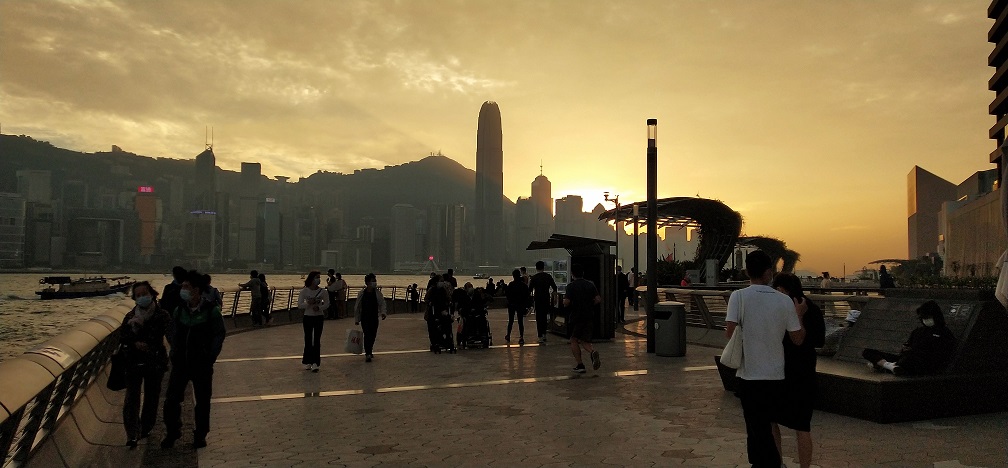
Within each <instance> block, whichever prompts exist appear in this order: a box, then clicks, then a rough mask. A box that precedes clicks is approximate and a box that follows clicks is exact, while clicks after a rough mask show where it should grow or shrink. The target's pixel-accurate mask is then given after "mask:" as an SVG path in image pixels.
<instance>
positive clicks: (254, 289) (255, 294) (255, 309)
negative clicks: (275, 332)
mask: <svg viewBox="0 0 1008 468" xmlns="http://www.w3.org/2000/svg"><path fill="white" fill-rule="evenodd" d="M238 286H239V287H241V288H242V289H247V290H248V291H249V292H250V293H251V294H252V304H251V305H250V306H249V316H250V317H251V318H252V324H253V325H256V326H259V325H269V324H271V323H272V322H273V320H272V318H271V317H270V314H269V304H268V303H267V299H268V298H269V289H268V287H267V286H266V275H261V274H259V272H258V271H257V270H252V271H250V272H249V280H248V281H246V282H244V283H239V284H238Z"/></svg>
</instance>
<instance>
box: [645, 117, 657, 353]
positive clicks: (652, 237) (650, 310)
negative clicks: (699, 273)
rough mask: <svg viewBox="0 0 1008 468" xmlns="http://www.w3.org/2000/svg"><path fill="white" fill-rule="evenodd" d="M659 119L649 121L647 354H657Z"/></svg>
mask: <svg viewBox="0 0 1008 468" xmlns="http://www.w3.org/2000/svg"><path fill="white" fill-rule="evenodd" d="M657 200H658V119H647V203H648V204H647V253H648V259H647V266H648V269H647V309H646V310H647V312H646V313H647V352H649V353H653V352H655V330H654V326H655V321H654V319H655V313H654V311H655V304H656V303H657V302H658V204H657Z"/></svg>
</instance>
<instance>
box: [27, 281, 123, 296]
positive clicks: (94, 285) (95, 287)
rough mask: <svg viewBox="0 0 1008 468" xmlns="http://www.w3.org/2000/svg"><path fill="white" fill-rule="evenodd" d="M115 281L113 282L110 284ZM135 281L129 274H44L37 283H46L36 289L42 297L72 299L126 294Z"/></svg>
mask: <svg viewBox="0 0 1008 468" xmlns="http://www.w3.org/2000/svg"><path fill="white" fill-rule="evenodd" d="M112 281H115V284H112ZM135 282H136V281H132V280H130V277H129V276H118V277H115V278H105V277H102V276H98V277H94V278H79V279H76V280H74V279H71V278H70V277H69V276H46V277H45V278H42V279H40V280H39V284H45V285H48V286H46V287H45V288H44V289H42V290H41V291H36V292H35V294H38V295H39V297H40V298H42V299H74V298H78V297H97V296H108V295H109V294H115V293H123V294H126V293H128V292H129V291H130V288H132V287H133V283H135Z"/></svg>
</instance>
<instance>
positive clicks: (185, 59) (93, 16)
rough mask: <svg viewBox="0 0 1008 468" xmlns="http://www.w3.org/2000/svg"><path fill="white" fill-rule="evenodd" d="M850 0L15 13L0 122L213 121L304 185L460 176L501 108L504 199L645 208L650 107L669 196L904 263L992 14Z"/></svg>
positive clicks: (192, 136) (973, 99) (141, 136)
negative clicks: (446, 165)
mask: <svg viewBox="0 0 1008 468" xmlns="http://www.w3.org/2000/svg"><path fill="white" fill-rule="evenodd" d="M858 5H862V6H863V4H860V3H853V2H831V3H829V4H819V3H815V4H786V5H785V6H781V4H779V3H772V2H747V3H734V4H716V5H711V4H707V3H696V2H686V3H675V2H633V3H630V4H587V5H583V4H580V3H578V4H575V3H570V2H553V3H546V4H541V3H537V2H515V3H509V4H508V5H507V6H505V5H497V4H495V3H492V2H463V3H461V4H459V5H456V6H455V7H453V8H448V7H445V6H442V5H440V4H438V3H426V2H416V3H412V4H406V5H398V6H394V5H391V4H380V3H372V2H341V3H339V4H331V3H328V2H299V3H298V4H294V5H289V4H282V5H281V4H273V3H268V2H265V3H256V4H253V6H252V7H249V8H242V9H241V11H239V10H237V9H232V8H231V7H230V6H229V4H227V3H217V2H163V3H159V4H146V3H144V4H138V3H131V2H113V1H110V2H101V3H92V4H75V3H70V2H67V3H46V4H33V3H27V2H25V3H18V2H6V3H4V4H2V5H0V13H2V14H0V22H2V28H0V39H2V40H0V69H3V70H4V74H3V77H2V80H0V99H2V100H3V102H4V103H5V105H4V106H3V108H0V123H2V124H3V131H4V133H8V134H11V133H14V134H19V133H23V134H27V135H30V136H33V137H35V138H38V139H42V140H47V141H50V142H52V143H53V144H55V145H57V146H61V147H67V148H70V149H75V150H80V151H89V152H90V151H107V150H108V148H109V147H110V146H111V145H113V144H117V145H119V146H121V147H123V149H125V150H127V151H132V152H135V153H139V154H147V155H151V156H166V157H173V158H189V157H190V155H192V154H195V153H197V152H198V151H194V149H199V148H200V147H201V145H202V143H203V140H202V139H203V131H204V128H205V127H206V126H208V125H209V126H213V127H214V129H215V140H216V141H215V144H216V146H215V151H216V155H217V159H218V161H217V163H218V165H219V166H220V167H222V168H225V169H228V170H236V171H237V170H238V168H239V166H240V163H241V162H242V161H261V162H262V164H263V173H265V174H268V175H287V176H293V177H297V176H307V175H310V174H312V173H314V172H315V171H316V170H328V171H333V172H337V171H341V172H352V169H353V168H359V167H383V166H384V165H395V164H401V163H403V162H405V161H410V160H416V159H419V156H420V155H425V154H428V153H430V152H431V151H437V150H439V149H440V150H442V151H443V152H444V153H445V154H446V155H448V156H449V157H451V158H452V159H455V160H456V161H458V162H460V163H461V164H462V165H464V166H465V167H467V168H474V167H475V153H476V144H475V138H474V135H475V133H476V131H475V130H476V128H475V124H474V123H475V122H476V118H475V117H476V114H477V109H478V106H479V104H480V103H481V102H484V101H487V100H492V101H496V102H498V103H500V105H501V107H502V109H503V110H504V111H503V112H502V119H503V122H502V125H503V127H504V129H505V132H504V138H503V152H504V153H505V160H506V163H505V165H504V168H503V171H504V187H503V192H504V194H505V195H506V196H507V197H508V198H509V199H511V200H512V201H516V200H517V199H518V197H528V196H529V189H528V184H529V183H530V181H532V180H533V179H534V177H535V176H536V175H538V174H539V171H540V164H542V165H543V166H544V168H543V173H544V174H545V175H546V176H548V177H549V179H550V181H551V183H552V185H553V194H554V198H561V197H563V196H564V195H567V194H579V195H581V196H582V197H584V199H585V209H588V210H590V209H591V208H592V207H594V206H595V204H596V203H598V202H601V201H602V192H603V191H606V190H608V191H610V192H611V193H617V194H620V196H621V198H620V199H621V201H624V202H629V201H634V200H642V199H643V198H644V195H643V192H644V191H643V188H644V180H643V160H644V120H645V119H646V118H652V117H653V118H657V119H658V121H659V130H658V147H659V171H660V173H661V174H662V180H661V182H660V183H659V196H660V197H665V196H692V195H700V196H702V197H705V198H716V199H719V200H722V201H724V202H725V203H726V204H727V205H729V206H731V207H732V208H734V209H736V210H737V211H739V212H741V213H742V214H743V216H744V218H745V227H744V231H745V234H747V235H767V236H773V237H777V238H779V239H781V240H784V241H785V242H787V243H788V246H789V247H790V248H792V249H794V250H796V251H798V252H800V253H801V254H802V262H801V263H800V264H799V268H800V269H806V270H812V271H826V270H828V271H833V272H839V271H841V270H842V268H843V267H844V265H845V266H846V269H847V271H848V272H852V271H854V270H856V269H858V268H860V267H861V266H864V265H865V264H867V262H870V261H872V260H875V259H879V258H903V257H905V256H906V252H907V236H906V232H907V212H906V205H905V200H906V174H907V172H909V171H910V170H911V168H912V167H914V166H915V165H919V166H920V167H922V168H924V169H926V170H928V171H930V172H932V173H934V174H936V175H938V176H940V177H943V178H945V179H947V180H951V181H960V180H963V179H965V178H966V177H968V176H969V175H970V174H972V173H973V172H975V171H979V170H985V169H989V168H991V166H990V165H989V164H987V162H986V161H987V155H988V154H989V153H990V152H991V151H992V150H993V149H994V148H993V145H992V143H991V142H990V141H989V140H988V139H987V135H986V133H987V129H988V128H989V127H990V125H991V124H993V118H992V117H990V116H989V115H987V105H988V104H989V103H990V100H991V97H992V93H991V92H989V91H988V90H987V84H986V82H987V80H988V79H989V78H990V76H991V74H992V73H993V70H992V69H991V68H989V67H988V66H987V65H986V57H987V53H988V52H989V51H990V50H991V48H992V45H991V44H989V43H987V42H986V33H987V31H988V29H989V28H990V25H991V21H990V20H989V19H987V18H986V7H987V4H986V3H983V2H955V3H951V4H948V3H919V2H891V3H886V4H874V5H872V7H871V8H868V9H866V8H860V7H858ZM82 17H87V18H88V21H80V18H82ZM295 21H296V22H298V24H299V27H297V28H286V27H276V26H277V25H283V24H285V23H288V22H295ZM432 31H436V32H437V33H436V34H430V33H431V32H432ZM122 44H135V47H130V48H123V47H122ZM54 108H56V109H59V110H60V112H53V111H52V110H53V109H54ZM635 161H636V162H635ZM605 206H606V207H607V208H611V207H612V206H611V204H606V205H605Z"/></svg>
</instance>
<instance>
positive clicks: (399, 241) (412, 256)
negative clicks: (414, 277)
mask: <svg viewBox="0 0 1008 468" xmlns="http://www.w3.org/2000/svg"><path fill="white" fill-rule="evenodd" d="M425 218H426V216H425V215H424V213H423V211H421V210H419V209H417V208H416V207H414V206H413V205H409V204H405V203H399V204H396V205H395V206H393V207H392V216H391V220H390V223H391V229H390V236H391V237H390V239H389V247H390V249H391V252H390V257H391V261H392V270H393V271H413V270H416V269H417V268H418V266H419V265H422V262H420V258H421V257H422V256H423V254H422V253H420V250H422V249H423V242H424V234H423V232H424V224H425V223H424V219H425Z"/></svg>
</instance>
